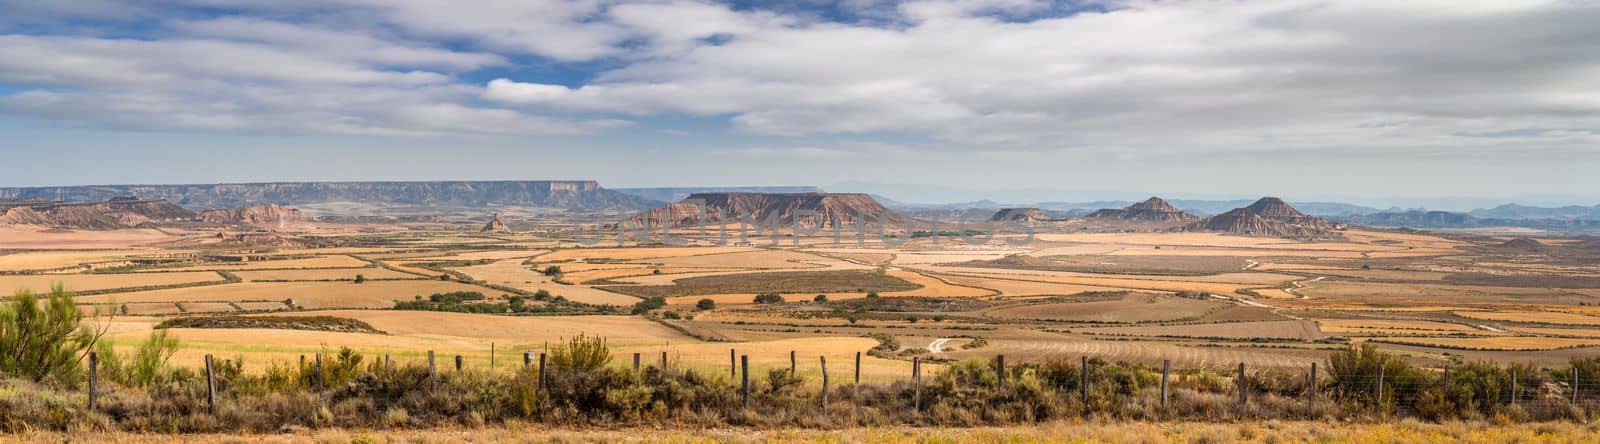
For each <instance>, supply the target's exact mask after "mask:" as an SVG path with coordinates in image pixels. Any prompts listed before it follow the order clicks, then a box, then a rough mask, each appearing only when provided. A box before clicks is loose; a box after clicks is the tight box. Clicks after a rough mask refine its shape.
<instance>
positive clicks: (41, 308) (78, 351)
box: [0, 284, 100, 386]
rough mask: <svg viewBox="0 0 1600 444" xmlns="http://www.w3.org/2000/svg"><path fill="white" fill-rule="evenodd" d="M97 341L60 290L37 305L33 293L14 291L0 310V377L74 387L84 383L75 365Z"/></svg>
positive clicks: (54, 288) (52, 291) (53, 289)
mask: <svg viewBox="0 0 1600 444" xmlns="http://www.w3.org/2000/svg"><path fill="white" fill-rule="evenodd" d="M99 338H100V332H96V331H94V330H91V329H90V328H89V327H88V326H85V325H83V311H82V310H80V309H79V308H78V306H77V305H76V304H73V303H72V293H68V292H67V290H66V288H65V287H62V286H61V285H60V284H57V285H54V286H52V287H50V294H49V295H47V296H46V299H45V300H44V301H42V302H41V301H40V300H39V297H38V296H37V295H35V294H34V293H33V291H32V290H27V289H22V290H17V292H16V293H14V296H13V297H12V298H11V303H10V304H7V305H5V306H0V375H5V376H10V377H15V378H21V379H26V380H30V381H33V382H44V381H45V380H47V379H49V380H54V381H56V382H60V383H62V384H67V385H69V386H70V385H76V384H77V383H78V382H79V380H80V379H82V378H83V366H82V365H80V364H79V360H80V359H82V358H83V357H84V356H86V355H87V352H88V350H89V348H90V347H93V346H94V345H95V341H96V340H98V339H99Z"/></svg>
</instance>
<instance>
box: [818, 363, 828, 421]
mask: <svg viewBox="0 0 1600 444" xmlns="http://www.w3.org/2000/svg"><path fill="white" fill-rule="evenodd" d="M819 359H821V360H822V411H823V412H824V413H826V412H827V411H828V357H827V356H821V357H819Z"/></svg>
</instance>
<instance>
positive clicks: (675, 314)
mask: <svg viewBox="0 0 1600 444" xmlns="http://www.w3.org/2000/svg"><path fill="white" fill-rule="evenodd" d="M661 317H662V318H663V319H672V320H678V319H683V315H680V314H678V312H676V311H669V312H666V313H662V314H661Z"/></svg>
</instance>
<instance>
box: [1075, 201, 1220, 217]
mask: <svg viewBox="0 0 1600 444" xmlns="http://www.w3.org/2000/svg"><path fill="white" fill-rule="evenodd" d="M1088 217H1089V218H1091V219H1120V220H1131V221H1153V222H1190V221H1196V220H1200V217H1199V216H1195V215H1193V214H1189V213H1185V212H1183V210H1179V209H1178V207H1174V206H1172V204H1170V203H1167V201H1165V200H1162V199H1161V198H1159V197H1151V198H1149V199H1146V200H1145V201H1144V202H1139V203H1136V204H1133V205H1129V206H1127V207H1124V208H1120V209H1109V208H1108V209H1103V210H1099V211H1095V212H1094V213H1090V214H1089V216H1088Z"/></svg>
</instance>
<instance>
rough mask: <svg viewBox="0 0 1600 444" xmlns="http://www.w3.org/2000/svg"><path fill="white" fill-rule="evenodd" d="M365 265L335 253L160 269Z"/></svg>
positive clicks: (355, 266) (243, 268) (343, 266)
mask: <svg viewBox="0 0 1600 444" xmlns="http://www.w3.org/2000/svg"><path fill="white" fill-rule="evenodd" d="M365 266H367V261H363V260H360V259H356V258H353V257H350V256H346V255H342V254H336V255H330V256H317V257H310V258H301V259H282V260H264V261H250V262H216V263H209V264H202V265H194V266H188V267H179V268H163V269H161V270H162V271H168V270H262V269H274V268H359V267H365Z"/></svg>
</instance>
